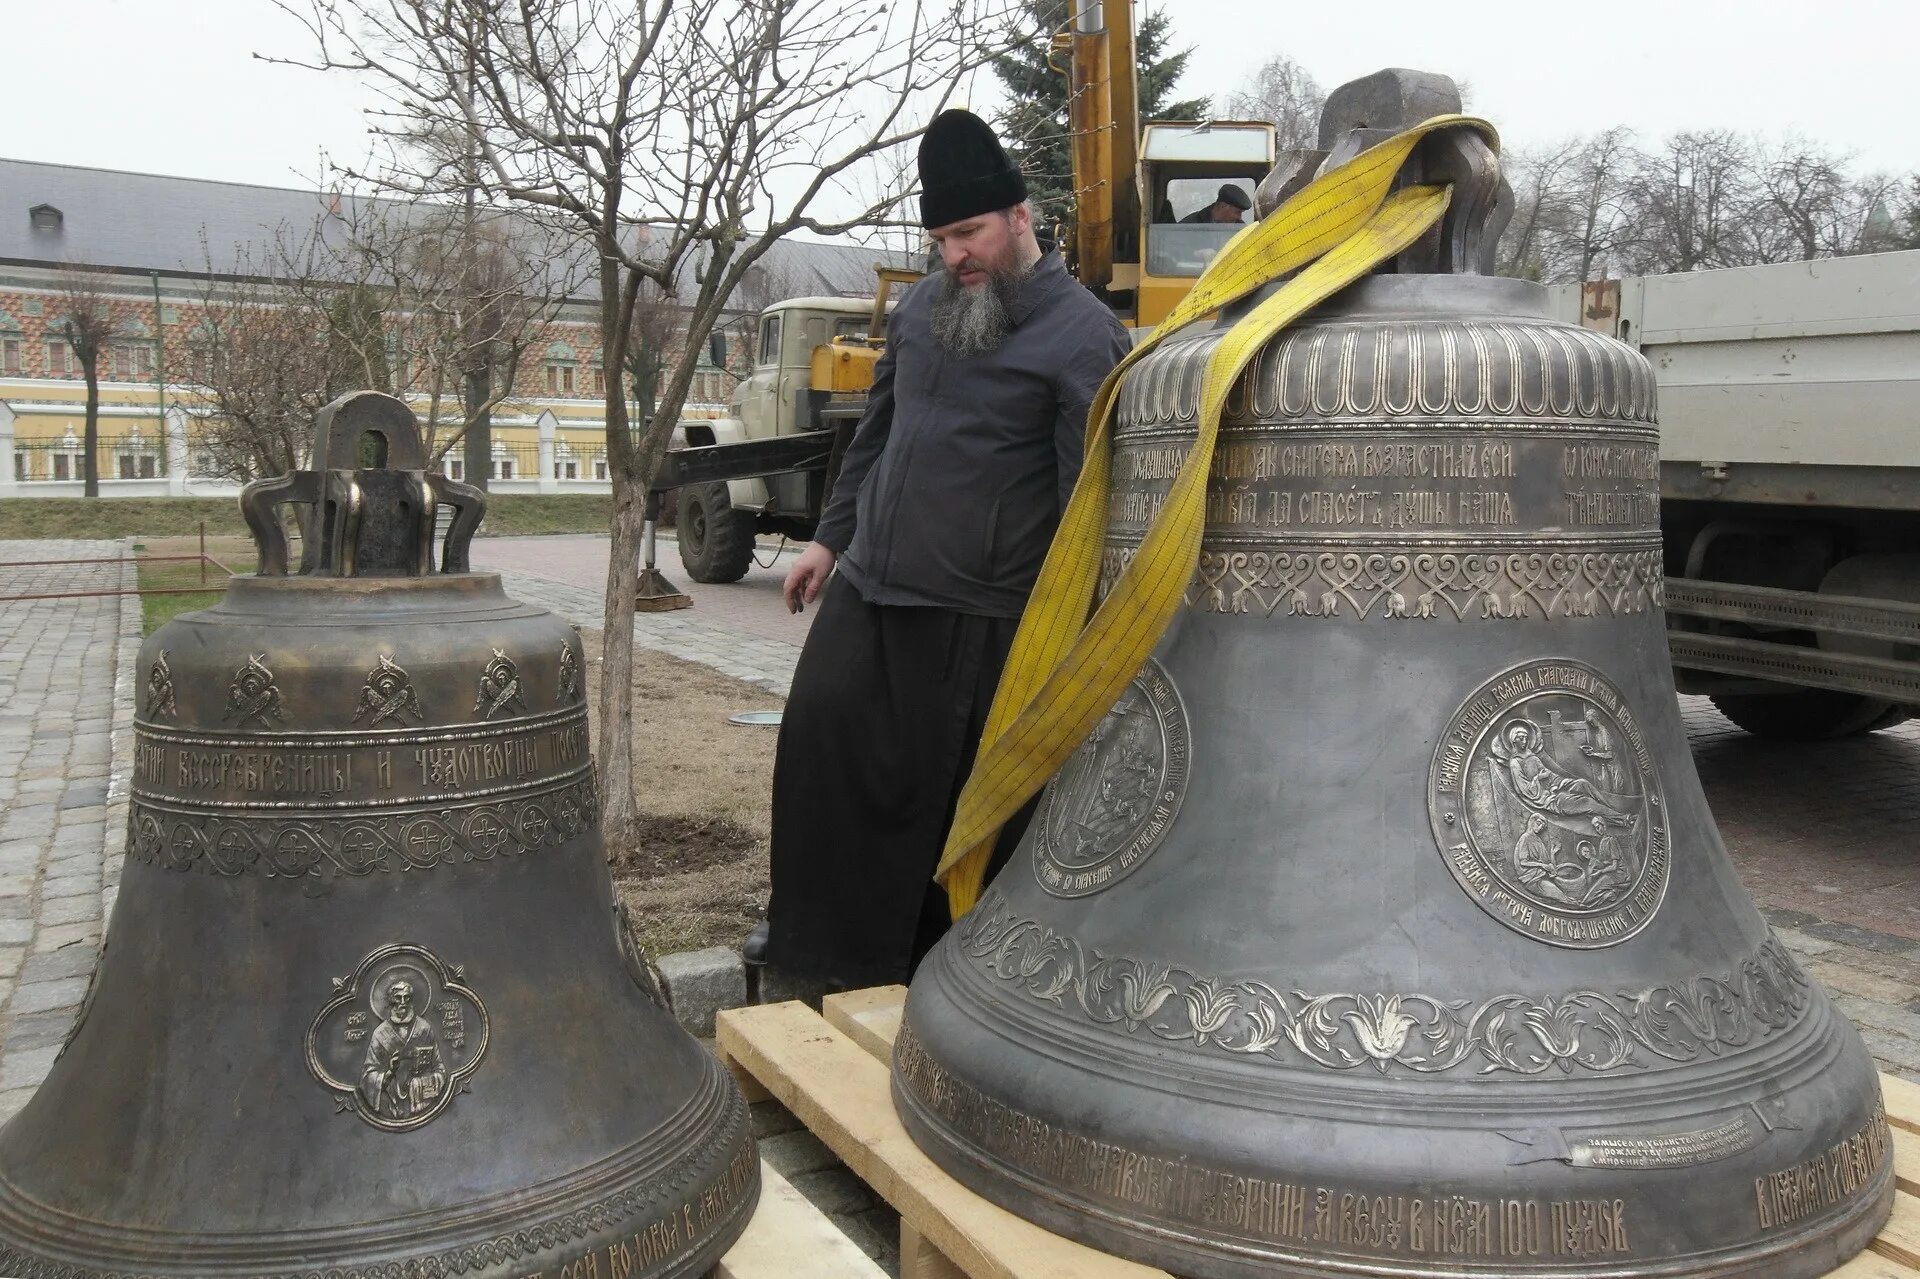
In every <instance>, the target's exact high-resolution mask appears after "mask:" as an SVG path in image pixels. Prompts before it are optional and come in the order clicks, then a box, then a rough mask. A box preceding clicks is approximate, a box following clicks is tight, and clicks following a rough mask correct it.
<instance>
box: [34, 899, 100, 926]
mask: <svg viewBox="0 0 1920 1279" xmlns="http://www.w3.org/2000/svg"><path fill="white" fill-rule="evenodd" d="M99 918H100V899H99V898H97V897H95V896H93V895H91V894H87V895H84V896H80V897H53V898H44V899H42V900H41V902H40V910H39V921H40V923H41V924H43V925H45V924H84V923H87V922H89V921H93V920H98V919H99Z"/></svg>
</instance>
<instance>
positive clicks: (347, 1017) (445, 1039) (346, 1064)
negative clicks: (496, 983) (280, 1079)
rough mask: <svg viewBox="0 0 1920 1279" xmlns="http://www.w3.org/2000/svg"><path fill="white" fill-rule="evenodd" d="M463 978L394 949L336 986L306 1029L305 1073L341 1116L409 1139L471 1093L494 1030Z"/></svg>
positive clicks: (421, 954) (420, 951)
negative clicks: (473, 1077) (347, 1114)
mask: <svg viewBox="0 0 1920 1279" xmlns="http://www.w3.org/2000/svg"><path fill="white" fill-rule="evenodd" d="M465 978H466V973H465V972H464V970H463V969H462V968H461V967H460V966H459V965H457V964H455V965H451V966H449V965H446V964H443V963H441V962H440V960H439V959H438V958H436V957H435V956H434V954H433V952H432V951H429V950H428V949H427V948H426V947H424V946H412V945H407V944H405V943H394V944H392V945H387V946H382V947H380V948H379V949H378V950H376V951H374V952H373V953H372V954H370V955H368V956H367V957H366V958H365V959H363V960H361V961H360V965H359V967H357V968H355V969H354V970H353V972H352V974H351V975H349V976H346V977H336V978H334V979H333V997H332V998H331V999H329V1000H328V1001H327V1003H326V1005H325V1006H324V1007H323V1008H321V1010H320V1012H319V1015H318V1016H316V1017H315V1018H314V1019H313V1025H312V1026H310V1027H309V1028H308V1030H307V1066H308V1068H309V1069H311V1070H312V1071H313V1075H314V1078H316V1079H318V1080H319V1081H320V1082H321V1083H322V1084H324V1085H325V1086H326V1087H327V1089H328V1090H329V1091H331V1092H332V1093H333V1094H334V1104H335V1106H336V1107H337V1108H338V1109H340V1110H342V1111H348V1110H350V1111H353V1112H354V1113H355V1114H357V1115H359V1116H360V1117H361V1118H362V1119H364V1120H366V1121H367V1122H368V1123H370V1124H372V1125H373V1126H374V1127H375V1128H384V1129H386V1130H387V1131H388V1132H405V1131H406V1130H407V1129H409V1128H418V1127H420V1126H421V1125H422V1124H425V1123H428V1122H429V1121H431V1120H432V1119H434V1118H435V1117H436V1116H437V1115H439V1114H440V1113H441V1112H442V1111H444V1110H445V1109H446V1108H447V1105H448V1103H449V1102H451V1101H452V1100H453V1098H454V1097H455V1096H456V1095H457V1094H459V1093H462V1092H465V1091H466V1090H467V1079H468V1078H469V1077H470V1076H471V1075H472V1074H473V1072H474V1071H475V1070H477V1069H478V1068H479V1066H480V1058H481V1056H482V1055H483V1054H485V1052H486V1051H487V1038H488V1034H489V1032H490V1026H489V1024H488V1020H487V1010H486V1008H485V1007H484V1006H483V1005H482V1004H481V1002H480V997H479V996H478V995H477V994H475V993H474V992H473V991H472V990H471V989H470V988H469V987H468V986H467V984H466V980H465Z"/></svg>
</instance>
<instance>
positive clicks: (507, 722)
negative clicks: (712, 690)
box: [0, 393, 759, 1279]
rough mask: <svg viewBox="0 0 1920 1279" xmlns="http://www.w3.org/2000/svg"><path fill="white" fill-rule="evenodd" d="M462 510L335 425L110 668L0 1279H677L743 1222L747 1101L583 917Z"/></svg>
mask: <svg viewBox="0 0 1920 1279" xmlns="http://www.w3.org/2000/svg"><path fill="white" fill-rule="evenodd" d="M363 443H365V444H369V445H373V446H376V447H375V450H374V451H375V452H376V453H382V452H383V453H384V455H385V464H384V465H380V466H363V465H361V457H362V454H361V448H362V445H363ZM481 502H482V495H481V494H479V493H478V492H476V491H475V490H472V489H468V488H466V487H465V486H463V485H459V484H455V483H452V482H450V481H447V480H445V479H443V478H441V477H438V476H433V475H428V474H426V473H425V472H424V470H423V459H422V455H421V450H420V441H419V435H418V428H417V426H416V425H415V423H414V420H413V417H412V415H411V413H410V412H409V411H408V410H407V408H406V406H405V405H404V404H402V403H400V402H399V401H397V400H394V399H391V398H389V397H386V396H380V395H374V394H370V393H369V394H362V395H357V396H351V397H348V398H346V399H344V400H341V401H339V402H336V403H335V404H334V405H332V406H331V407H330V408H328V409H327V410H326V411H325V412H324V413H323V414H322V415H321V419H320V423H319V430H318V436H317V440H316V443H315V451H314V463H313V469H312V470H310V471H303V472H296V473H295V474H293V475H291V476H288V477H285V478H283V479H281V480H276V481H269V482H266V483H263V484H257V485H254V486H252V487H250V488H249V489H248V491H247V493H246V495H245V496H244V498H243V504H244V507H245V510H246V513H247V516H248V520H249V523H250V524H251V525H252V527H253V528H254V530H255V534H256V537H257V538H258V539H259V541H260V548H261V566H260V568H261V571H260V574H259V575H258V576H253V577H237V578H235V579H234V580H233V582H232V584H231V585H230V587H229V589H228V592H227V595H226V598H225V599H223V600H222V601H221V602H220V603H219V604H218V605H216V606H215V607H213V608H211V609H208V610H206V611H204V612H200V613H193V614H188V615H186V616H183V617H181V618H178V619H176V620H174V621H173V622H171V623H169V624H168V625H166V626H165V627H163V628H162V629H161V630H160V631H159V632H157V633H156V634H155V635H153V636H152V637H151V638H150V639H149V640H148V641H147V642H146V644H145V645H144V646H143V647H142V648H141V651H140V657H139V664H138V673H139V683H140V689H139V693H138V698H137V703H138V710H137V715H136V719H135V742H134V751H135V766H134V776H133V794H132V805H131V817H130V821H129V829H128V832H127V855H126V863H125V869H124V873H123V877H122V880H121V886H120V893H119V898H118V901H117V902H116V904H115V907H114V912H113V917H112V920H111V923H110V927H109V928H108V932H107V946H106V951H105V954H104V956H103V958H102V960H101V963H100V966H99V969H98V971H97V972H96V974H95V978H94V982H93V985H92V986H91V988H90V989H89V991H88V994H87V997H86V1001H85V1004H84V1006H83V1008H82V1010H81V1014H80V1021H79V1024H78V1026H77V1027H76V1029H75V1031H74V1033H73V1036H72V1038H71V1039H70V1040H69V1042H68V1043H67V1045H66V1047H65V1049H64V1050H63V1052H62V1054H61V1056H60V1058H59V1060H58V1061H57V1062H56V1063H55V1064H54V1067H53V1070H52V1072H51V1074H50V1075H49V1076H48V1078H47V1081H46V1083H45V1084H44V1085H43V1086H42V1087H41V1089H40V1091H39V1092H38V1093H37V1094H35V1096H34V1097H33V1099H32V1100H31V1101H30V1102H29V1103H28V1104H27V1106H26V1108H25V1109H24V1110H22V1111H21V1112H20V1113H19V1114H18V1115H17V1116H16V1117H15V1118H14V1119H13V1120H12V1121H11V1122H10V1123H9V1124H8V1125H7V1126H6V1128H5V1130H4V1131H0V1273H4V1274H7V1275H17V1276H33V1277H35V1279H43V1277H44V1279H55V1277H57V1279H106V1277H107V1276H124V1275H146V1276H181V1277H186V1276H220V1275H231V1276H240V1275H246V1276H276V1277H278V1276H285V1277H287V1279H294V1277H295V1276H301V1277H304V1276H309V1275H326V1276H336V1277H338V1279H385V1277H387V1276H439V1275H455V1274H458V1275H471V1276H502V1277H504V1276H518V1275H535V1274H542V1273H544V1274H547V1275H558V1274H570V1273H579V1274H587V1273H596V1274H602V1275H607V1274H615V1275H631V1276H636V1277H638V1276H644V1277H646V1279H690V1277H691V1276H696V1275H703V1274H705V1273H706V1272H707V1271H708V1270H709V1269H710V1268H711V1267H712V1266H713V1265H714V1263H715V1262H716V1261H717V1260H718V1259H719V1257H720V1255H721V1254H722V1253H723V1252H724V1251H725V1249H726V1248H727V1247H728V1246H729V1245H730V1244H731V1242H732V1241H733V1239H734V1238H735V1237H736V1236H737V1235H738V1234H739V1233H740V1231H741V1229H742V1228H743V1227H744V1225H745V1223H746V1220H747V1217H748V1215H749V1214H751V1212H752V1210H753V1206H754V1202H755V1198H756V1196H757V1194H758V1187H759V1163H758V1160H757V1157H756V1155H755V1152H754V1146H753V1141H752V1137H751V1135H750V1133H749V1131H748V1125H747V1117H746V1108H745V1106H744V1104H743V1102H742V1100H741V1097H740V1094H739V1092H738V1090H737V1088H736V1087H735V1085H734V1083H733V1081H732V1079H731V1077H730V1076H729V1075H728V1074H727V1073H726V1072H725V1071H724V1070H723V1069H722V1068H721V1067H720V1066H719V1064H718V1063H717V1061H716V1060H715V1059H714V1058H713V1057H712V1056H711V1055H710V1054H709V1053H707V1052H705V1051H704V1050H703V1049H702V1048H701V1047H700V1046H699V1045H698V1044H697V1043H696V1042H695V1041H694V1040H693V1039H692V1038H690V1037H689V1036H688V1035H687V1034H686V1033H685V1032H684V1031H682V1030H681V1029H680V1028H679V1026H678V1025H677V1024H676V1023H675V1022H674V1020H673V1018H672V1016H671V1015H670V1014H669V1013H668V1012H667V1011H666V1010H665V1009H664V1008H662V1007H661V1006H660V1005H659V1003H658V1002H656V999H655V997H654V995H653V994H652V993H651V989H650V978H649V975H648V973H647V970H646V966H645V962H644V960H643V959H642V958H641V956H640V955H639V953H638V951H637V949H636V948H635V947H634V945H633V941H632V937H631V933H630V931H629V930H628V929H627V928H626V927H625V923H624V917H623V916H621V915H619V914H617V913H616V910H615V904H614V898H613V892H612V883H611V880H610V877H609V873H608V869H607V864H606V857H605V853H604V851H603V849H602V845H601V840H600V826H599V808H598V800H597V790H596V782H595V778H594V770H593V762H592V759H591V757H590V755H589V754H588V740H587V708H586V699H585V687H584V683H583V679H582V675H583V669H584V668H583V663H582V653H581V649H580V643H579V638H578V636H577V635H575V633H574V632H573V630H572V628H570V627H568V626H567V625H565V624H564V623H562V622H561V621H560V620H559V619H558V618H556V617H554V616H552V615H551V614H549V613H546V612H544V611H542V610H540V609H536V608H532V607H529V606H527V605H525V604H521V603H518V602H516V601H514V600H512V599H510V598H508V597H507V596H506V595H505V594H504V593H503V592H502V590H501V587H500V580H499V578H498V576H496V575H494V574H491V573H473V572H469V571H467V540H468V539H469V538H470V537H471V536H472V534H473V530H474V528H475V526H476V525H477V524H478V522H479V517H480V512H481ZM283 506H286V507H291V508H292V509H293V510H294V511H296V512H298V513H299V514H300V516H301V520H302V526H303V527H304V528H305V529H306V530H307V532H308V536H307V538H306V539H305V541H304V554H303V557H302V562H301V564H300V565H299V567H298V571H291V572H290V571H289V568H290V566H289V564H288V546H287V540H286V537H285V534H284V531H283V525H282V523H281V519H280V516H279V514H278V511H279V508H281V507H283ZM449 509H450V510H451V511H452V512H453V519H452V522H451V526H450V530H449V533H448V535H447V537H446V539H445V542H444V544H443V545H442V546H440V547H438V548H436V547H435V546H434V544H433V537H434V529H435V526H436V521H437V517H438V516H440V515H441V514H442V513H443V512H445V511H447V510H449ZM436 552H437V554H436Z"/></svg>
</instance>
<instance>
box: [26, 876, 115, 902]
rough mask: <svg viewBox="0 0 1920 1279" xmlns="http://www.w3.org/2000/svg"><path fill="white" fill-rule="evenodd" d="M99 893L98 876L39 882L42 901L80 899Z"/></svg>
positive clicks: (64, 877)
mask: <svg viewBox="0 0 1920 1279" xmlns="http://www.w3.org/2000/svg"><path fill="white" fill-rule="evenodd" d="M99 891H100V877H99V876H98V875H67V876H62V877H61V878H59V879H46V880H42V881H41V882H40V898H41V900H42V901H47V900H52V899H57V898H61V897H81V896H86V895H88V894H92V893H97V892H99Z"/></svg>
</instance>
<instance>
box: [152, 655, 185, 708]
mask: <svg viewBox="0 0 1920 1279" xmlns="http://www.w3.org/2000/svg"><path fill="white" fill-rule="evenodd" d="M179 714H180V708H179V707H177V706H175V705H174V702H173V671H172V669H171V668H169V667H168V666H167V650H166V649H164V648H163V649H161V650H160V652H159V653H158V654H157V655H156V656H155V657H154V659H153V665H152V666H151V667H149V668H148V670H147V718H148V719H150V720H152V721H154V722H155V723H160V722H162V721H165V720H171V719H175V718H177V717H178V716H179Z"/></svg>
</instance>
